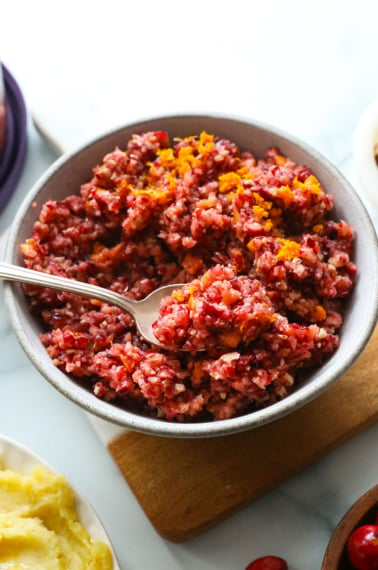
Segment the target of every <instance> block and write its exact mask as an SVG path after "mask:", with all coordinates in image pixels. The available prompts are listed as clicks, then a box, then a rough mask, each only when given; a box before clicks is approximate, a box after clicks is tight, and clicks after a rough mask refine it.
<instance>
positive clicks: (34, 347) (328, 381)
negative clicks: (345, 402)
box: [4, 113, 378, 438]
mask: <svg viewBox="0 0 378 570" xmlns="http://www.w3.org/2000/svg"><path fill="white" fill-rule="evenodd" d="M177 121H179V122H180V124H182V123H185V122H188V121H190V122H191V124H192V123H193V122H194V124H197V123H198V124H202V122H206V123H209V124H211V125H215V124H217V125H218V132H219V128H220V125H221V123H222V124H223V127H224V128H225V124H226V126H227V127H228V131H227V132H230V135H229V136H230V138H231V139H232V140H235V137H234V136H233V131H235V129H236V130H238V129H239V131H238V132H240V129H242V128H246V127H249V128H252V130H253V129H257V131H259V132H260V131H261V132H263V133H264V135H266V136H267V138H268V139H269V141H270V139H272V141H271V142H272V144H274V143H276V142H277V137H278V138H279V139H280V142H281V146H282V145H283V146H284V147H288V148H290V149H292V150H295V153H296V154H298V155H299V156H303V155H305V158H306V162H307V164H308V165H309V166H310V167H312V165H313V164H314V165H316V166H317V167H318V170H322V172H323V171H324V172H323V174H324V176H325V175H326V176H327V177H329V179H330V181H331V182H332V184H334V183H335V184H337V185H339V186H340V188H342V191H343V192H344V191H345V192H346V194H347V196H348V201H349V203H350V208H351V211H352V212H353V217H356V216H358V218H359V220H361V228H363V231H364V236H365V237H367V238H368V239H367V240H365V241H364V245H363V247H362V245H361V244H360V255H363V256H365V257H364V258H366V261H365V265H366V267H367V272H368V276H366V275H363V276H361V278H360V279H362V280H363V281H364V282H365V281H366V280H368V283H365V285H366V291H364V292H362V291H361V287H362V285H357V286H356V288H355V293H354V295H355V296H356V300H355V303H358V308H361V310H362V312H363V313H364V312H365V314H364V319H363V322H362V323H361V322H360V320H361V319H359V318H356V309H352V310H351V311H350V315H351V316H350V317H349V321H350V322H351V324H352V325H353V327H355V330H356V335H355V338H354V339H353V342H352V341H350V342H349V345H348V346H346V343H344V344H343V336H345V334H346V333H345V331H342V334H341V343H340V347H339V349H338V351H337V352H336V353H335V355H333V356H332V357H331V359H330V360H329V361H327V363H326V364H325V365H323V366H322V367H321V368H320V369H319V370H318V372H317V373H316V379H314V380H313V381H311V382H309V383H308V384H307V385H304V386H302V387H300V389H298V390H296V391H294V392H293V393H292V394H290V395H289V396H287V397H286V398H285V399H283V400H281V401H280V402H277V403H275V404H273V405H271V406H269V407H267V408H264V409H262V410H258V411H254V412H252V413H249V414H247V415H244V416H240V417H237V418H231V419H226V420H220V421H215V422H201V423H200V422H198V423H174V422H168V421H164V420H159V419H152V418H148V417H145V416H140V415H137V414H134V413H132V412H128V411H125V410H123V409H120V408H118V407H116V406H115V405H113V404H109V403H107V402H104V401H102V400H99V399H97V398H96V397H95V396H94V395H93V394H91V393H90V392H89V391H88V390H86V389H84V388H82V387H80V386H78V385H76V384H75V383H73V382H72V381H67V376H66V375H65V374H64V373H63V372H61V371H60V370H59V369H58V368H56V367H55V366H54V365H53V364H52V361H51V360H50V358H49V357H48V356H47V354H46V353H45V351H44V349H43V347H42V345H41V343H40V341H39V340H38V339H37V340H36V338H34V337H35V336H36V335H30V336H29V335H28V334H27V332H26V331H25V328H24V322H23V319H22V307H21V308H20V306H19V299H18V296H19V295H20V286H19V285H18V284H13V283H9V282H8V283H7V282H4V296H5V302H6V307H7V309H8V313H9V316H10V321H11V324H12V327H13V329H14V332H15V334H16V336H17V338H18V341H19V343H20V344H21V346H22V348H23V349H24V351H25V353H26V354H27V356H28V357H29V359H30V360H31V362H32V363H33V365H34V366H35V367H36V368H37V370H39V372H40V373H41V374H42V375H43V376H44V377H45V378H46V379H47V380H48V381H49V382H50V383H51V384H52V385H53V386H54V387H55V388H57V389H58V390H59V391H60V392H61V393H62V394H63V395H64V396H65V397H67V398H68V399H70V400H71V401H73V402H75V403H76V404H78V405H79V406H81V407H82V408H84V409H85V410H86V411H88V412H89V413H92V414H94V415H95V416H98V417H100V418H102V419H105V420H107V421H109V422H111V423H113V424H117V425H119V426H123V427H125V428H128V429H131V430H135V431H139V432H143V433H149V434H154V435H160V436H167V437H182V438H185V437H187V438H194V437H212V436H222V435H227V434H231V433H237V432H241V431H244V430H248V429H252V428H256V427H259V426H262V425H264V424H266V423H268V422H272V421H275V420H277V419H279V418H281V417H284V416H286V415H287V414H290V413H292V412H294V411H295V410H296V409H298V408H300V407H302V406H303V405H305V404H307V403H309V402H310V401H311V400H313V399H314V398H316V397H317V396H319V395H320V394H321V393H322V392H324V391H325V390H326V389H327V388H328V387H330V386H331V385H332V384H333V383H334V382H335V381H336V380H337V379H338V378H339V377H340V376H341V375H342V374H343V373H344V372H345V371H346V370H347V369H348V368H349V367H350V366H351V365H352V364H353V362H354V361H355V360H356V358H357V357H358V356H359V354H360V353H361V351H362V350H363V348H364V347H365V345H366V344H367V342H368V340H369V338H370V336H371V334H372V332H373V330H374V326H375V323H376V321H377V313H378V244H377V238H376V234H375V230H374V227H373V225H372V223H371V220H370V218H369V215H368V213H367V211H366V209H365V207H364V205H363V204H362V202H361V200H360V199H359V197H358V196H357V194H356V192H355V191H354V190H353V188H352V187H351V186H350V184H349V182H347V180H346V179H345V178H344V177H343V175H341V174H340V172H339V171H338V170H337V169H336V168H335V167H334V166H333V165H332V164H331V163H330V162H329V161H328V160H327V159H326V158H324V157H323V156H322V155H321V154H320V153H319V152H317V151H316V150H314V149H313V148H311V147H310V146H309V145H307V144H306V143H304V142H303V141H300V140H299V139H297V138H296V137H294V136H292V135H290V134H288V133H286V132H283V131H281V130H280V129H277V128H275V127H272V126H270V125H267V124H265V123H262V122H259V121H254V120H250V119H246V118H244V117H240V116H237V115H228V116H225V115H218V114H214V113H203V114H200V113H195V114H190V113H183V114H180V115H177V114H176V115H172V116H161V117H149V118H146V119H142V120H140V121H137V122H135V123H132V124H130V123H128V124H127V125H124V126H123V127H120V128H117V129H112V130H110V131H108V132H107V133H105V134H104V135H102V136H101V137H97V138H96V139H95V141H96V144H101V143H102V144H103V143H104V142H105V140H106V139H107V138H108V137H109V136H118V134H119V135H120V134H121V133H122V132H123V131H124V130H125V128H128V129H131V131H132V132H142V131H144V130H154V129H158V130H160V129H161V128H163V129H165V128H167V126H166V125H167V124H168V125H170V124H171V123H174V122H177ZM161 123H164V125H165V126H164V127H162V125H161ZM203 128H207V127H205V126H204V125H203ZM221 130H222V129H221ZM223 130H224V129H223ZM210 132H214V130H213V131H210ZM240 136H242V135H240ZM243 136H244V135H243ZM269 141H265V148H267V146H270V145H269ZM92 144H93V141H92V142H90V143H87V144H85V145H83V146H81V147H80V148H79V149H76V150H74V151H72V152H69V153H66V154H65V155H63V156H62V157H60V158H59V159H58V160H57V161H56V162H55V163H54V164H53V165H52V166H51V167H50V168H49V169H48V170H47V171H46V172H45V173H44V174H43V175H42V177H41V178H40V179H39V180H38V181H37V183H36V184H35V185H34V187H33V188H32V189H31V190H30V192H29V193H28V195H27V196H26V198H25V199H24V201H23V203H22V204H21V206H20V208H19V210H18V212H17V214H16V217H15V220H14V222H13V223H12V226H11V228H10V231H9V235H8V240H7V245H6V254H5V256H6V261H8V262H10V263H12V262H15V255H16V250H17V248H18V243H17V236H18V233H19V229H20V226H22V224H23V221H24V217H25V216H26V214H27V212H28V210H29V208H30V205H31V204H32V203H33V201H34V200H35V197H36V195H37V194H38V193H39V191H40V189H41V188H43V186H44V185H45V184H46V183H47V182H48V181H49V180H50V179H51V177H53V175H54V174H55V173H56V172H57V171H59V169H61V168H64V166H65V165H66V164H67V163H68V162H69V161H71V160H72V159H73V158H74V157H77V155H78V154H79V155H80V153H82V152H85V150H86V149H88V148H89V147H90V146H91V145H92ZM256 144H258V140H257V139H256ZM250 146H251V149H252V150H255V146H256V145H255V144H254V143H251V145H250ZM110 150H111V149H109V151H110ZM283 151H284V152H285V148H284V149H283ZM289 155H290V154H289ZM315 174H318V172H315ZM320 178H321V177H320ZM343 207H344V206H343ZM360 238H361V236H360V237H359V238H358V239H360ZM356 291H358V292H359V293H358V294H357V293H356ZM345 326H346V323H345V325H344V327H345ZM347 336H348V335H347ZM350 336H351V333H350V334H349V337H350Z"/></svg>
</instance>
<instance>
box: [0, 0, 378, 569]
mask: <svg viewBox="0 0 378 570" xmlns="http://www.w3.org/2000/svg"><path fill="white" fill-rule="evenodd" d="M1 12H2V19H1V21H2V24H1V34H0V59H2V61H3V62H4V63H5V65H6V66H7V67H8V69H9V70H10V71H11V72H12V74H13V75H14V76H15V77H16V79H17V81H18V82H19V84H20V86H21V87H22V89H23V91H24V94H25V98H26V101H27V105H28V107H29V109H30V112H31V113H34V114H35V115H36V116H37V117H38V118H39V119H40V120H41V121H42V122H43V124H44V126H45V128H47V129H48V130H49V131H50V132H51V134H52V135H53V136H54V137H55V138H57V139H58V140H59V142H60V143H61V144H62V145H63V146H64V147H65V148H72V147H74V146H76V145H79V144H81V143H82V142H84V141H85V140H87V139H88V138H90V137H91V136H92V135H93V134H97V133H98V132H100V131H101V130H103V129H106V128H108V127H113V126H115V125H118V124H121V123H123V122H126V121H129V120H134V119H138V118H140V117H143V116H146V115H153V114H156V113H159V112H172V111H175V110H180V111H188V110H205V111H207V110H214V111H227V112H229V113H237V114H243V115H246V116H249V117H251V118H256V119H260V120H264V121H267V122H270V123H275V124H276V125H278V126H280V127H281V128H283V129H285V130H287V131H290V132H291V133H293V134H296V135H297V136H300V137H301V138H302V139H304V140H306V142H308V143H310V144H312V145H313V146H314V147H316V148H317V149H318V150H320V151H321V152H322V153H323V154H325V155H326V156H327V157H328V158H329V159H330V160H331V161H333V162H334V163H335V164H336V165H337V166H338V167H339V168H340V170H341V171H342V172H343V173H344V174H345V175H346V176H347V177H348V178H349V180H350V181H351V182H352V183H353V184H354V185H355V186H356V188H357V189H358V190H359V191H360V188H359V183H358V180H357V179H356V174H355V168H354V163H353V136H354V132H355V128H356V125H357V122H358V120H359V117H360V115H361V114H362V112H363V111H364V109H365V108H366V107H367V105H369V104H370V103H371V101H373V100H374V99H376V98H378V72H377V71H378V70H377V67H378V63H377V62H378V59H377V53H378V35H377V33H376V25H377V21H378V4H377V3H376V2H375V0H371V1H368V0H360V1H359V2H358V3H352V2H351V3H347V2H343V1H341V0H333V1H331V2H330V1H328V0H310V1H308V2H300V1H299V0H288V1H286V2H281V1H280V0H266V1H265V2H254V1H253V0H251V1H247V0H246V1H242V0H234V1H233V2H221V1H218V2H215V1H212V0H209V1H208V2H203V1H202V2H200V1H199V0H192V2H191V3H190V4H189V3H185V4H181V3H179V2H173V1H164V0H162V1H161V2H152V1H145V2H143V3H142V2H141V3H128V2H125V1H124V2H121V1H115V2H109V3H106V4H105V3H101V2H98V1H96V0H95V1H92V2H81V3H80V2H71V1H69V0H68V1H67V2H65V3H63V4H60V5H59V7H58V6H56V7H55V6H54V8H53V7H52V4H51V3H48V2H42V1H32V2H28V3H26V2H21V1H19V0H13V1H12V2H8V3H7V7H6V8H2V10H1ZM5 24H6V25H5ZM54 158H55V156H54V153H53V152H52V151H51V150H50V148H49V147H48V145H47V144H46V143H45V141H44V140H42V138H41V137H40V136H39V135H38V133H37V132H36V131H35V129H34V127H33V125H32V122H31V120H30V124H29V148H28V155H27V160H26V164H25V168H24V171H23V175H22V178H21V180H20V182H19V184H18V186H17V189H16V191H15V193H14V196H13V198H12V200H11V201H10V203H9V205H8V207H7V208H6V210H5V211H4V212H3V213H2V215H1V216H0V233H1V231H3V230H5V229H6V228H7V227H8V225H9V224H10V223H11V222H12V217H13V215H14V213H15V211H16V210H17V207H18V204H19V203H20V200H21V199H22V197H23V196H24V194H25V193H26V192H27V190H28V189H29V188H30V186H31V185H32V184H33V183H34V182H35V181H36V179H37V178H38V177H39V175H40V174H41V173H42V172H43V171H44V170H45V168H47V167H48V165H49V164H51V163H52V161H53V160H54ZM367 206H368V207H369V209H370V212H371V214H372V217H373V218H374V221H377V213H376V212H374V211H373V210H372V208H371V206H370V204H367ZM0 401H1V402H2V406H1V413H0V432H1V433H2V434H4V435H6V436H8V437H12V438H14V439H17V440H18V441H19V442H21V443H23V444H25V445H27V446H28V447H30V448H31V449H32V450H33V451H35V452H36V453H38V454H39V455H41V456H42V457H44V458H45V459H46V460H47V461H48V462H49V463H51V464H52V465H54V467H56V468H57V469H59V470H61V471H62V472H64V473H65V474H66V475H67V476H68V477H69V479H70V480H71V481H72V483H73V484H74V485H75V486H77V487H78V488H79V489H80V490H81V491H83V492H84V494H85V495H86V496H87V498H88V499H89V501H90V502H91V504H92V505H93V506H94V508H95V509H96V510H97V512H98V513H99V515H100V517H101V519H102V520H103V522H104V524H105V526H106V528H107V530H108V532H109V534H110V536H111V538H112V540H113V543H114V546H115V549H116V551H117V555H118V557H119V559H120V563H121V566H122V568H123V569H124V570H140V569H142V568H143V569H144V568H153V569H154V570H180V569H196V570H210V569H212V570H215V569H217V570H221V569H223V570H243V569H244V568H245V566H246V565H247V563H248V562H249V561H250V560H252V559H253V558H255V557H257V556H261V555H264V554H267V553H271V554H276V555H281V556H283V557H285V558H286V559H287V561H288V563H289V567H290V570H316V569H318V568H319V567H320V564H321V559H322V556H323V553H324V550H325V547H326V544H327V541H328V539H329V536H330V533H331V531H332V529H333V528H334V527H335V525H336V524H337V521H338V519H339V518H340V516H341V515H342V514H343V513H344V511H345V510H346V509H347V508H348V507H349V506H350V504H351V503H352V502H354V501H355V500H356V499H357V497H358V496H359V495H361V494H362V493H363V492H364V491H365V490H366V489H367V488H369V487H370V486H372V485H373V484H376V483H377V472H378V443H377V442H378V426H377V425H376V426H374V427H372V428H370V429H368V430H366V431H365V432H364V433H362V434H360V435H359V436H357V437H355V438H353V439H352V440H351V441H349V442H348V443H346V444H344V445H343V446H341V447H340V448H339V449H337V450H336V451H334V452H333V453H332V454H330V455H329V456H328V457H326V458H324V459H322V460H321V461H318V462H317V463H316V464H314V465H313V466H312V467H311V468H308V469H307V470H306V471H304V472H302V473H301V474H299V475H297V476H296V477H293V478H292V479H291V480H290V481H288V482H287V483H285V484H283V485H281V486H280V487H279V488H277V489H276V490H274V491H273V492H271V493H269V494H268V495H266V496H265V497H263V498H262V499H260V500H259V501H257V502H255V503H254V504H251V505H250V506H249V507H247V508H245V509H244V510H243V511H242V512H240V513H239V514H236V515H234V516H233V517H231V518H230V519H228V520H227V521H225V522H224V523H222V524H221V525H219V526H217V527H216V528H214V529H212V530H210V531H208V532H207V533H205V534H203V535H202V536H200V537H198V538H196V539H194V540H192V541H190V542H188V543H186V544H182V545H175V544H171V543H169V542H167V541H165V540H163V539H162V538H161V537H160V536H159V535H157V533H156V532H155V531H154V530H153V528H152V527H151V525H150V524H149V522H148V520H147V519H146V517H145V515H144V513H143V511H142V510H141V508H140V507H139V505H138V504H137V502H136V500H135V498H134V496H133V495H132V493H131V492H130V490H129V489H128V487H127V485H126V484H125V483H124V481H123V479H122V478H121V475H120V473H119V472H118V470H117V468H116V466H115V465H114V464H113V462H112V460H111V458H110V456H109V455H108V453H107V451H106V449H105V448H104V446H103V445H102V443H101V442H100V440H99V439H98V437H97V435H96V433H95V432H94V430H93V428H92V426H91V424H90V422H89V421H88V419H87V416H86V415H85V413H84V412H83V411H82V410H81V409H78V408H77V407H75V406H74V405H73V404H71V403H70V402H68V401H66V400H65V399H63V398H62V396H61V395H60V394H58V393H57V392H56V391H55V390H54V389H53V388H52V387H50V385H48V384H47V383H46V382H45V381H44V380H43V379H42V378H41V377H40V376H39V374H38V373H37V372H36V371H35V370H34V369H33V368H32V366H31V365H30V364H29V362H28V360H27V359H26V357H25V356H24V354H23V353H22V350H21V349H20V347H19V346H18V344H17V341H16V339H15V336H14V335H13V333H12V331H11V329H10V326H9V322H8V318H7V315H6V312H5V308H4V304H3V300H2V297H1V298H0Z"/></svg>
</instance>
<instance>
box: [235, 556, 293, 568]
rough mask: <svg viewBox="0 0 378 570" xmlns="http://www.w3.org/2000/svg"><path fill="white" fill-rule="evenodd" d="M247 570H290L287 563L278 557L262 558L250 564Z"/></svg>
mask: <svg viewBox="0 0 378 570" xmlns="http://www.w3.org/2000/svg"><path fill="white" fill-rule="evenodd" d="M245 570H288V566H287V563H286V562H285V560H284V559H283V558H279V557H278V556H262V557H261V558H256V560H253V561H252V562H251V563H250V564H248V566H247V568H246V569H245Z"/></svg>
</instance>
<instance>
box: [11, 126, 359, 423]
mask: <svg viewBox="0 0 378 570" xmlns="http://www.w3.org/2000/svg"><path fill="white" fill-rule="evenodd" d="M79 190H80V192H79V193H78V195H72V196H68V197H67V198H65V199H64V200H62V201H59V202H57V201H53V200H50V201H49V202H47V203H46V204H44V205H43V207H42V209H41V212H40V216H39V220H38V221H37V222H36V223H35V227H34V230H33V233H32V235H31V237H30V239H28V240H27V241H26V242H25V243H24V244H23V245H22V252H23V255H24V258H25V264H26V265H27V266H28V267H30V268H33V269H36V270H38V271H44V272H48V273H52V274H56V275H63V276H65V277H70V278H75V279H79V280H82V281H88V282H90V283H93V284H95V285H99V286H101V287H107V288H110V289H113V290H114V291H117V292H118V293H121V294H124V295H125V296H128V297H130V298H133V299H141V298H143V297H144V296H146V295H147V294H148V293H150V292H151V291H153V290H154V289H156V288H157V287H160V286H162V285H166V284H169V283H188V285H187V286H185V287H184V289H183V290H181V291H178V292H177V293H175V295H173V296H172V298H169V299H167V300H166V301H165V302H164V306H163V307H162V313H161V319H159V322H157V323H156V328H155V332H156V334H157V335H160V336H161V338H162V339H165V340H166V341H167V342H168V344H170V345H171V347H172V350H160V349H157V348H155V347H153V346H151V345H148V344H147V343H146V342H145V341H144V340H143V339H141V338H140V337H139V335H138V333H137V332H136V329H135V326H134V322H133V320H132V319H131V317H129V315H127V314H126V313H125V312H123V311H122V310H121V309H119V308H117V307H114V306H111V305H108V304H106V303H102V302H99V301H94V300H89V299H85V298H82V297H79V296H76V295H72V294H69V293H64V292H57V291H52V290H49V289H41V288H38V287H33V286H26V287H25V290H26V292H27V294H28V297H29V302H30V307H31V310H32V311H33V312H34V313H35V314H36V315H38V316H39V317H40V318H42V320H43V323H44V325H45V331H46V332H45V333H44V334H42V335H41V339H42V342H43V343H44V345H45V347H46V350H47V352H48V354H49V355H50V357H51V358H52V360H53V362H54V363H55V365H56V366H58V367H60V368H61V369H62V370H63V371H65V372H66V373H67V374H69V375H72V377H74V378H76V379H80V380H81V381H82V382H85V383H86V384H87V385H88V386H90V387H91V388H92V389H93V391H94V393H95V394H96V395H97V396H98V397H99V398H103V399H105V400H107V401H111V402H114V403H117V404H118V405H124V406H125V407H127V408H128V409H137V410H139V411H142V412H143V413H145V414H148V415H151V416H154V417H160V418H165V419H167V420H175V421H198V420H211V419H214V420H220V419H225V418H230V417H234V416H236V415H240V414H244V413H246V412H249V411H252V410H254V409H257V408H260V407H263V406H267V405H269V404H272V403H274V402H276V401H277V400H279V399H281V398H284V397H285V396H286V395H287V394H288V393H289V392H290V390H292V387H293V385H295V384H296V383H297V382H298V381H299V378H300V374H301V371H303V370H305V369H308V368H310V367H317V366H319V365H321V363H322V362H323V361H324V359H326V358H327V357H329V355H331V354H332V353H333V352H334V351H335V350H336V348H337V346H338V334H337V333H338V329H339V328H340V326H341V325H342V304H343V300H344V299H345V298H346V297H347V296H348V294H349V293H350V290H351V288H352V286H353V281H354V276H355V272H356V268H355V265H354V264H353V262H352V261H351V260H350V256H351V253H352V246H353V231H352V229H351V227H350V226H349V225H348V224H347V223H346V222H344V221H333V220H332V219H330V217H329V216H330V212H331V210H332V207H333V200H332V197H331V196H330V195H328V194H326V193H325V191H324V189H323V188H322V186H321V184H320V182H319V181H318V180H317V178H316V176H315V175H314V173H312V172H311V171H310V170H309V169H308V168H307V167H306V166H303V165H297V164H295V163H294V162H293V161H292V160H291V159H290V158H288V157H285V156H283V155H282V154H281V153H280V152H279V150H278V149H277V148H270V149H268V150H267V151H266V153H265V156H264V158H261V159H257V158H256V157H255V156H254V155H253V154H252V153H251V152H241V151H240V150H239V148H238V147H237V146H236V145H235V144H234V143H232V142H230V141H229V140H226V139H222V138H218V137H215V136H213V135H210V134H208V133H205V132H203V133H201V134H200V135H198V136H190V137H187V138H185V139H177V140H174V141H173V143H172V144H171V143H170V141H169V139H168V136H167V135H166V134H165V133H163V132H148V133H144V134H141V135H134V136H133V137H132V138H131V140H130V141H129V142H128V144H127V148H126V149H125V150H121V149H119V148H116V149H115V150H114V151H113V152H111V153H110V154H108V155H107V156H105V158H104V159H103V162H102V163H101V164H99V165H97V166H95V167H94V169H93V176H92V178H91V180H89V181H88V182H87V183H85V184H83V185H82V186H81V188H80V189H78V191H79ZM182 346H187V347H189V348H193V349H194V348H196V347H200V348H205V349H206V350H205V351H202V352H198V353H195V352H194V351H193V352H192V353H191V352H180V351H178V350H177V347H182Z"/></svg>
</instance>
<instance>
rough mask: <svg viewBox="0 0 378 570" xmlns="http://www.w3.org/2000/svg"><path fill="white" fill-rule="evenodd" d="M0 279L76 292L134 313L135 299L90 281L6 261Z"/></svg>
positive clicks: (2, 265)
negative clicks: (77, 279)
mask: <svg viewBox="0 0 378 570" xmlns="http://www.w3.org/2000/svg"><path fill="white" fill-rule="evenodd" d="M0 279H4V280H6V281H17V282H21V283H28V284H29V285H36V286H37V287H48V288H49V289H57V290H58V291H65V292H66V293H76V294H77V295H82V296H83V297H89V298H90V299H98V300H99V301H104V302H105V303H110V304H112V305H117V306H118V307H120V308H121V309H124V310H125V311H127V312H128V313H130V314H131V315H132V316H133V317H134V315H135V309H136V306H135V305H136V301H133V300H131V299H127V298H126V297H124V296H123V295H120V294H119V293H115V292H114V291H110V290H108V289H105V288H103V287H98V286H97V285H91V284H90V283H85V282H81V281H76V280H75V279H69V278H67V277H60V276H59V275H50V274H49V273H43V272H41V271H35V270H34V269H27V268H26V267H19V266H18V265H11V264H8V263H0Z"/></svg>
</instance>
